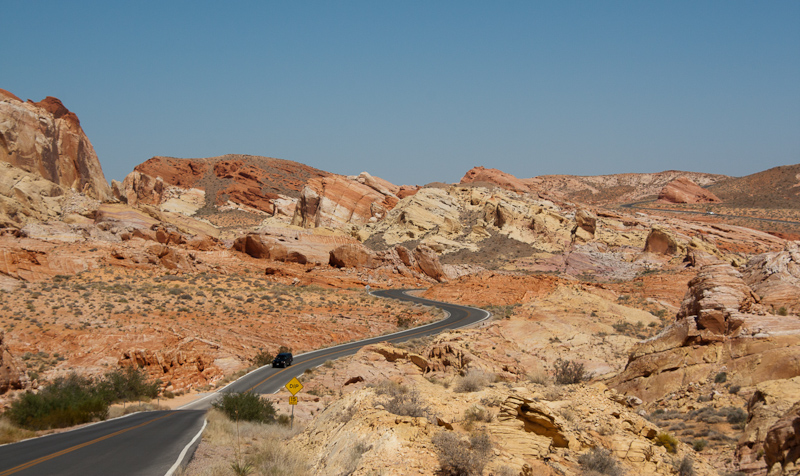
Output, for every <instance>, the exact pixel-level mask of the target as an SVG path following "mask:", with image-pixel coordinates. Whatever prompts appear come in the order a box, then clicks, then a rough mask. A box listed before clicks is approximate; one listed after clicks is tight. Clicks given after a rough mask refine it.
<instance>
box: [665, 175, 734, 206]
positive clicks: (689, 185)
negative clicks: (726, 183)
mask: <svg viewBox="0 0 800 476" xmlns="http://www.w3.org/2000/svg"><path fill="white" fill-rule="evenodd" d="M658 200H659V201H662V202H668V203H719V202H721V201H722V200H720V199H719V198H717V196H716V195H714V194H713V193H711V192H709V191H708V190H706V189H704V188H703V187H701V186H699V185H697V184H696V183H694V182H692V181H691V180H689V179H688V178H686V177H678V178H676V179H675V180H673V181H672V182H670V183H668V184H666V185H665V186H664V188H662V189H661V192H659V194H658Z"/></svg>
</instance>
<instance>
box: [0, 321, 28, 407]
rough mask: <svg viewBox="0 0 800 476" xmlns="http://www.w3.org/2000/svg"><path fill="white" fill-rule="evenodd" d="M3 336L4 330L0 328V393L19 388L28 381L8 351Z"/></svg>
mask: <svg viewBox="0 0 800 476" xmlns="http://www.w3.org/2000/svg"><path fill="white" fill-rule="evenodd" d="M4 338H5V335H4V332H3V330H2V329H0V395H2V394H4V393H6V392H8V391H9V390H16V389H21V388H23V387H24V386H25V385H26V384H27V383H28V376H27V375H26V374H25V372H23V371H22V369H21V368H20V367H19V366H18V365H17V362H16V360H15V359H14V356H12V355H11V352H9V351H8V346H6V344H5V342H4V341H3V340H4Z"/></svg>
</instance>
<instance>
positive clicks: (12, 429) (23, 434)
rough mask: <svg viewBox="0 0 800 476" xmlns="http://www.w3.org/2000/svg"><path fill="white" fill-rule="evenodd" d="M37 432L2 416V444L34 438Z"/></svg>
mask: <svg viewBox="0 0 800 476" xmlns="http://www.w3.org/2000/svg"><path fill="white" fill-rule="evenodd" d="M34 436H36V433H34V432H32V431H30V430H25V429H22V428H19V427H17V426H15V425H14V424H13V423H11V422H10V421H8V420H7V419H5V418H0V445H5V444H8V443H14V442H17V441H21V440H26V439H28V438H33V437H34Z"/></svg>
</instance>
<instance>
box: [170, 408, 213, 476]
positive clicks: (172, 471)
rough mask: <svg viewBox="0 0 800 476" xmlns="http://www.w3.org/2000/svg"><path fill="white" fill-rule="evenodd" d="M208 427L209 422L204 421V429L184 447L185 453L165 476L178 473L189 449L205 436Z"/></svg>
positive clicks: (182, 453) (183, 452) (179, 456)
mask: <svg viewBox="0 0 800 476" xmlns="http://www.w3.org/2000/svg"><path fill="white" fill-rule="evenodd" d="M206 425H208V420H205V419H204V420H203V427H202V428H200V431H198V432H197V434H196V435H194V438H192V441H190V442H189V444H188V445H186V446H184V447H183V451H181V454H179V455H178V461H176V462H175V464H173V465H172V467H171V468H169V471H167V474H165V475H164V476H172V475H173V474H175V471H177V470H178V468H180V467H181V461H183V458H184V457H185V456H186V452H188V451H189V448H191V447H192V445H193V444H194V442H195V441H197V439H198V438H200V435H202V434H203V430H205V429H206Z"/></svg>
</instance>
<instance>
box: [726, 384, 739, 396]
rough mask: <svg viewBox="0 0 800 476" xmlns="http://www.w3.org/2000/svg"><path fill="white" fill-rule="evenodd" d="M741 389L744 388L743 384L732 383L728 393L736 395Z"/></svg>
mask: <svg viewBox="0 0 800 476" xmlns="http://www.w3.org/2000/svg"><path fill="white" fill-rule="evenodd" d="M741 389H742V386H741V385H731V386H730V387H728V393H730V394H731V395H736V394H737V393H739V390H741Z"/></svg>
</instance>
